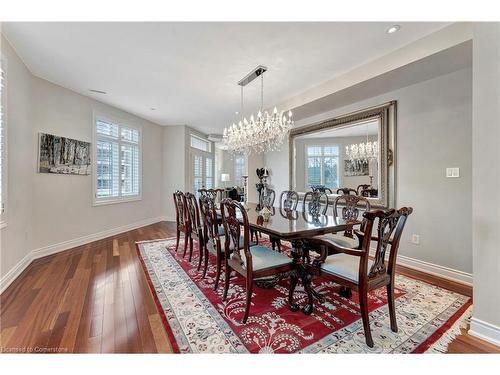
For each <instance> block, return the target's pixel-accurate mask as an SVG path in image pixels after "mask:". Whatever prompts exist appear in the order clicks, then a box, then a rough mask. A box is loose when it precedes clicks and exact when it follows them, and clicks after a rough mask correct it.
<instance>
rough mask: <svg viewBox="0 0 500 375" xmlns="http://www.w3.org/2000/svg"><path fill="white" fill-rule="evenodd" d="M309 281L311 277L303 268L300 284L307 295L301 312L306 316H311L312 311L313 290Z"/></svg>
mask: <svg viewBox="0 0 500 375" xmlns="http://www.w3.org/2000/svg"><path fill="white" fill-rule="evenodd" d="M311 281H312V275H311V274H310V273H309V272H307V270H306V269H305V268H304V271H303V274H302V284H303V285H304V290H305V291H306V293H307V305H305V306H304V308H303V309H302V311H303V312H304V314H306V315H311V313H312V311H313V289H312V288H311Z"/></svg>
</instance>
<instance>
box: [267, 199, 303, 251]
mask: <svg viewBox="0 0 500 375" xmlns="http://www.w3.org/2000/svg"><path fill="white" fill-rule="evenodd" d="M279 203H280V207H279V209H280V212H281V213H282V212H286V211H295V210H296V209H297V205H298V203H299V194H297V192H296V191H293V190H285V191H282V192H281V194H280V202H279ZM269 239H270V241H271V246H272V248H273V250H276V247H278V251H279V252H281V240H280V239H279V238H277V237H273V236H269Z"/></svg>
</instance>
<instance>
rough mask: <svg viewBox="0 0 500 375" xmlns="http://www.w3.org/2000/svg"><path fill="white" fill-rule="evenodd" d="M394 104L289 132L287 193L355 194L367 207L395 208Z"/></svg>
mask: <svg viewBox="0 0 500 375" xmlns="http://www.w3.org/2000/svg"><path fill="white" fill-rule="evenodd" d="M396 109H397V103H396V101H391V102H388V103H385V104H382V105H379V106H376V107H371V108H367V109H364V110H361V111H357V112H353V113H349V114H346V115H343V116H338V117H335V118H332V119H328V120H326V121H322V122H319V123H315V124H311V125H306V126H302V127H300V128H297V129H293V130H292V131H291V132H290V137H289V153H290V154H289V160H290V163H289V168H290V170H289V172H290V173H289V176H290V181H289V185H290V190H294V191H297V192H298V193H299V195H301V196H302V195H303V194H305V193H306V192H307V191H309V190H311V189H317V188H319V189H325V190H326V191H327V193H328V194H329V197H331V198H334V197H335V196H337V195H339V194H345V193H347V194H357V195H362V196H364V197H366V198H368V199H369V200H370V203H371V205H372V207H380V208H389V207H394V206H395V193H396V187H395V171H396V162H397V160H396Z"/></svg>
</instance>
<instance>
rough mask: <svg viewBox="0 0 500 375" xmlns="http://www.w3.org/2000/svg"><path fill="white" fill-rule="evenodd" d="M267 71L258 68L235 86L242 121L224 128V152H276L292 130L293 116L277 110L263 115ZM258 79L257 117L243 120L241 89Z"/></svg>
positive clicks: (263, 68) (265, 112) (290, 113)
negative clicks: (239, 93)
mask: <svg viewBox="0 0 500 375" xmlns="http://www.w3.org/2000/svg"><path fill="white" fill-rule="evenodd" d="M266 70H267V68H265V67H263V66H259V67H257V68H256V69H255V70H253V71H252V72H250V74H248V75H247V76H246V77H245V78H243V79H242V80H241V81H240V82H238V85H240V86H241V112H240V114H241V117H242V118H241V120H240V122H239V123H238V125H236V124H234V123H233V124H232V125H231V126H229V127H227V128H224V133H223V142H224V145H225V146H226V147H227V149H228V150H229V151H231V152H233V153H244V154H247V155H248V154H250V153H251V152H252V151H253V152H256V153H263V152H268V151H275V150H278V149H279V147H280V146H281V144H282V143H283V141H284V140H285V138H286V136H287V134H288V132H289V131H290V129H291V128H292V126H293V120H292V112H291V111H289V112H288V116H286V115H285V114H284V111H281V112H279V111H278V109H277V108H276V107H274V110H273V112H272V113H269V112H267V111H264V109H263V108H264V72H265V71H266ZM259 76H260V77H261V97H260V99H261V101H260V111H259V113H257V116H256V117H254V116H253V115H251V116H250V119H249V120H247V119H246V117H243V87H244V86H246V85H247V84H248V83H250V82H252V81H253V80H254V79H255V78H257V77H259Z"/></svg>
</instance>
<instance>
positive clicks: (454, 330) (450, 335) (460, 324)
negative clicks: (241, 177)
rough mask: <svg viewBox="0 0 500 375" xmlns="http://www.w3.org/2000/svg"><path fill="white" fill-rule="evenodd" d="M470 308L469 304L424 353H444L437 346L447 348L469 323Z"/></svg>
mask: <svg viewBox="0 0 500 375" xmlns="http://www.w3.org/2000/svg"><path fill="white" fill-rule="evenodd" d="M472 308H473V306H472V305H470V306H469V307H468V308H467V310H465V312H464V313H463V314H462V315H461V316H460V317H459V318H458V319H457V321H456V322H455V323H453V325H452V326H451V327H450V328H449V329H448V330H447V331H446V332H444V333H443V335H442V336H441V337H440V338H439V339H437V340H436V341H435V342H434V343H432V344H431V346H430V347H429V348H428V349H427V350H426V351H425V352H424V353H446V352H444V351H442V350H439V349H438V348H439V347H443V348H446V349H448V346H449V345H450V344H451V342H452V341H453V340H455V339H456V338H457V337H458V336H459V335H460V334H461V333H462V329H463V328H467V325H468V324H469V323H470V318H471V316H472Z"/></svg>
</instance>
